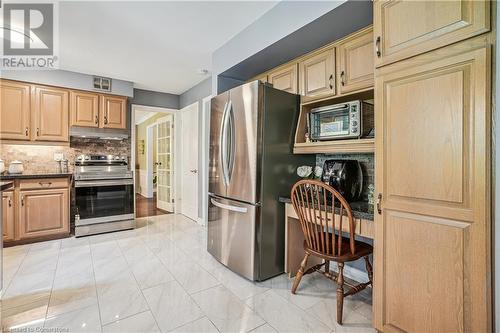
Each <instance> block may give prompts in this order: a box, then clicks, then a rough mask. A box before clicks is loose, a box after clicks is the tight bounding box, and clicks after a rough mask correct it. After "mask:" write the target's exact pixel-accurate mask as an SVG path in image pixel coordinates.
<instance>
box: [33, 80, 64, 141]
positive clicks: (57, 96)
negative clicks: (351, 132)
mask: <svg viewBox="0 0 500 333" xmlns="http://www.w3.org/2000/svg"><path fill="white" fill-rule="evenodd" d="M32 98H33V103H32V104H33V111H32V114H33V118H34V119H33V130H34V131H35V133H34V139H35V140H37V141H68V140H69V92H68V90H66V89H60V88H50V87H43V86H32Z"/></svg>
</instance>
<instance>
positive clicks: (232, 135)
mask: <svg viewBox="0 0 500 333" xmlns="http://www.w3.org/2000/svg"><path fill="white" fill-rule="evenodd" d="M227 112H228V129H229V145H228V146H229V147H228V150H229V159H228V163H227V170H228V175H227V182H228V184H229V183H230V182H231V178H232V175H233V168H234V159H235V150H236V125H235V122H234V110H233V103H231V100H230V101H229V104H228V107H227Z"/></svg>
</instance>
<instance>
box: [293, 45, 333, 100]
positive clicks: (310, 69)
mask: <svg viewBox="0 0 500 333" xmlns="http://www.w3.org/2000/svg"><path fill="white" fill-rule="evenodd" d="M299 70H300V75H299V77H300V93H301V95H303V96H306V97H311V98H321V97H326V96H330V95H334V94H335V49H334V48H331V49H327V50H324V51H321V52H320V53H315V54H313V55H311V56H310V57H308V58H305V59H304V60H302V61H301V62H300V63H299Z"/></svg>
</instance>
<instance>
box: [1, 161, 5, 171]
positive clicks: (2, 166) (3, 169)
mask: <svg viewBox="0 0 500 333" xmlns="http://www.w3.org/2000/svg"><path fill="white" fill-rule="evenodd" d="M4 171H5V163H4V162H3V160H0V173H4Z"/></svg>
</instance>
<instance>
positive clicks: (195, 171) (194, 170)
mask: <svg viewBox="0 0 500 333" xmlns="http://www.w3.org/2000/svg"><path fill="white" fill-rule="evenodd" d="M189 172H192V173H197V172H198V170H196V169H193V170H189Z"/></svg>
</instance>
